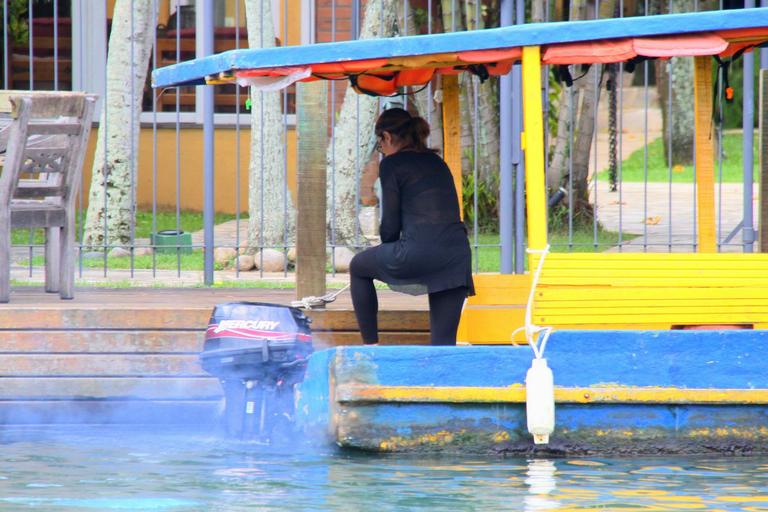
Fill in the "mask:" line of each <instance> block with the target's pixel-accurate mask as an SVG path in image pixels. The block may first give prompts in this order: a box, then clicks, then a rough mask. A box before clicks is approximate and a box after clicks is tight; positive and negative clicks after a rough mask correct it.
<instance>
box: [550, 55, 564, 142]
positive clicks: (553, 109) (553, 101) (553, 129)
mask: <svg viewBox="0 0 768 512" xmlns="http://www.w3.org/2000/svg"><path fill="white" fill-rule="evenodd" d="M552 69H553V72H552V73H550V74H549V89H548V91H549V94H548V100H549V108H548V110H547V129H548V130H549V136H550V137H551V138H553V139H554V138H555V137H556V136H557V116H558V115H559V113H560V93H561V92H562V91H563V84H562V83H560V81H559V80H557V78H556V77H555V72H554V69H555V68H554V66H553V67H552ZM565 108H567V107H565Z"/></svg>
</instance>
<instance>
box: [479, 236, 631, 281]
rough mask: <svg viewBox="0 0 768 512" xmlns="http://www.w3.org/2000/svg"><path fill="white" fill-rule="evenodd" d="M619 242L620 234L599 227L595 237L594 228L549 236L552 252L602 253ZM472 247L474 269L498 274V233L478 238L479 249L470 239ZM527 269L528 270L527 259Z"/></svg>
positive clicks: (499, 255) (627, 238)
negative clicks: (476, 267)
mask: <svg viewBox="0 0 768 512" xmlns="http://www.w3.org/2000/svg"><path fill="white" fill-rule="evenodd" d="M634 237H635V236H634V235H627V234H624V235H623V236H622V240H631V239H632V238H634ZM618 242H619V234H618V233H616V232H613V231H605V230H603V229H602V228H599V227H598V230H597V236H596V237H595V232H594V228H593V227H592V226H589V227H584V228H581V229H578V230H574V232H573V233H572V234H571V235H570V236H569V235H568V232H567V231H566V232H560V233H552V232H550V234H549V243H550V247H551V249H552V252H600V251H604V250H606V249H609V248H611V247H613V246H615V245H616V244H617V243H618ZM469 243H470V244H471V245H472V269H473V270H474V268H475V262H477V265H478V268H479V271H480V272H498V271H499V267H500V257H501V249H500V248H499V235H498V234H497V233H483V234H480V235H479V236H478V244H477V245H478V247H475V245H474V244H475V242H474V238H471V237H470V241H469ZM525 268H526V269H527V268H528V263H527V258H526V263H525Z"/></svg>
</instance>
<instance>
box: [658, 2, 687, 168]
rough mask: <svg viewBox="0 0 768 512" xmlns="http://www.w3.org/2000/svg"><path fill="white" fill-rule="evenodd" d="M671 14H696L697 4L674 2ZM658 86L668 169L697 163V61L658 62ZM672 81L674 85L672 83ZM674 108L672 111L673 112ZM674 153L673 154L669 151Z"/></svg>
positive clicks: (672, 60)
mask: <svg viewBox="0 0 768 512" xmlns="http://www.w3.org/2000/svg"><path fill="white" fill-rule="evenodd" d="M670 7H671V9H670V12H672V13H680V12H693V11H694V10H695V9H694V2H693V0H672V1H671V4H670ZM656 71H657V73H656V76H657V79H656V84H657V87H658V91H659V101H660V103H661V113H662V119H663V137H664V156H665V157H666V159H667V164H668V165H678V164H679V165H686V164H691V163H692V162H693V130H692V129H691V127H692V126H693V58H692V57H672V58H671V59H669V60H658V61H657V62H656ZM670 77H671V83H670ZM670 107H671V108H670ZM670 145H671V149H672V153H671V154H670V153H669V149H670Z"/></svg>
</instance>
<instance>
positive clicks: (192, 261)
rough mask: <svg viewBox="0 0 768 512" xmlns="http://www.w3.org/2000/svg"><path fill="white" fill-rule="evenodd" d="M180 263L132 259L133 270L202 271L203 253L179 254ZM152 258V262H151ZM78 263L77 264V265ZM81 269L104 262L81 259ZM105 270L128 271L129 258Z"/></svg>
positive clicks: (168, 258)
mask: <svg viewBox="0 0 768 512" xmlns="http://www.w3.org/2000/svg"><path fill="white" fill-rule="evenodd" d="M180 256H181V259H180V261H179V260H177V258H176V254H156V255H154V257H153V256H135V257H134V258H133V268H134V269H136V270H151V269H152V268H157V269H159V270H176V269H177V268H179V269H181V270H203V253H202V251H195V252H193V253H192V254H181V255H180ZM153 258H154V261H153ZM21 263H22V264H24V265H27V264H28V263H29V260H27V261H23V262H21ZM79 264H80V262H79V261H78V262H77V265H79ZM32 265H34V266H42V265H45V258H44V257H43V256H35V257H34V258H32ZM83 268H104V260H103V259H102V258H93V259H91V258H87V259H86V258H83ZM107 268H110V269H130V268H131V258H130V257H128V256H126V257H122V258H107ZM214 270H224V267H223V266H221V265H219V264H218V263H214Z"/></svg>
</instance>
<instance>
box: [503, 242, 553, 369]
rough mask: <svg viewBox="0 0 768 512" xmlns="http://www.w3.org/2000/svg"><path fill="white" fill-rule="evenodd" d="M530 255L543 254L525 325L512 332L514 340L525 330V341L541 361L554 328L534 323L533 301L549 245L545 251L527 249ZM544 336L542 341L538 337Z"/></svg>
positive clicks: (532, 286)
mask: <svg viewBox="0 0 768 512" xmlns="http://www.w3.org/2000/svg"><path fill="white" fill-rule="evenodd" d="M526 252H528V253H529V254H541V258H539V264H538V265H537V266H536V272H534V274H533V280H532V282H531V292H530V293H529V294H528V303H527V304H526V305H525V325H524V326H522V327H518V328H517V329H515V330H514V331H512V339H514V338H515V334H517V333H518V332H520V331H521V330H523V329H525V339H526V341H528V345H530V346H531V349H532V350H533V355H534V356H536V359H541V358H542V357H543V356H544V349H545V348H546V346H547V340H548V339H549V335H550V334H551V333H552V327H543V326H540V325H536V324H534V323H533V299H534V296H535V294H536V286H538V284H539V278H540V277H541V271H542V269H543V268H544V259H545V258H546V256H547V254H548V253H549V245H547V246H546V247H545V248H544V249H526ZM540 334H541V335H542V336H541V338H540V340H538V338H537V337H538V336H539V335H540Z"/></svg>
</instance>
